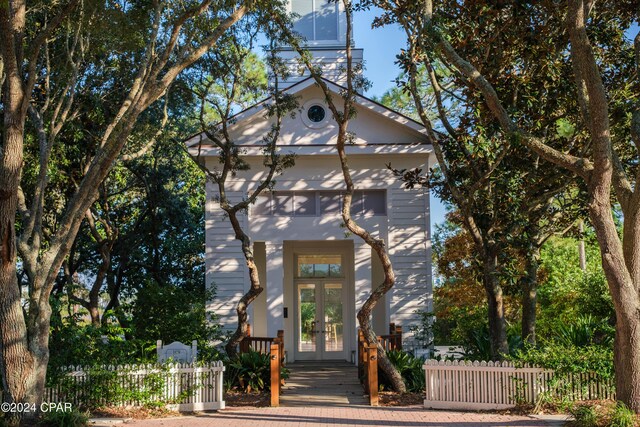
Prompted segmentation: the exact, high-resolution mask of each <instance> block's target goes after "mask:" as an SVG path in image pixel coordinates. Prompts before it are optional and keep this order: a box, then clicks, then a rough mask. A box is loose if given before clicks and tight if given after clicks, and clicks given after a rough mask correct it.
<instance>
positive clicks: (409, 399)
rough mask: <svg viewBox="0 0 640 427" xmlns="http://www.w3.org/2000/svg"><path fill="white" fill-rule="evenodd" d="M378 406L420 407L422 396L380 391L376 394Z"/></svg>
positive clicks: (420, 394)
mask: <svg viewBox="0 0 640 427" xmlns="http://www.w3.org/2000/svg"><path fill="white" fill-rule="evenodd" d="M378 396H379V402H380V406H413V405H422V403H423V402H424V394H422V393H396V392H394V391H381V392H380V393H378Z"/></svg>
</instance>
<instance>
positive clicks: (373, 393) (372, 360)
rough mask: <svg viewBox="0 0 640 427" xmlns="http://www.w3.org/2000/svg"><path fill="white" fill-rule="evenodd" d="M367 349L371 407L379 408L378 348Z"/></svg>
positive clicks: (368, 346) (370, 347)
mask: <svg viewBox="0 0 640 427" xmlns="http://www.w3.org/2000/svg"><path fill="white" fill-rule="evenodd" d="M366 347H367V385H368V387H367V388H368V389H369V405H371V406H378V346H377V345H375V344H371V345H368V344H367V345H366Z"/></svg>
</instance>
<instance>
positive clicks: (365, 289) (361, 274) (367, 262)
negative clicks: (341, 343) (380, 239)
mask: <svg viewBox="0 0 640 427" xmlns="http://www.w3.org/2000/svg"><path fill="white" fill-rule="evenodd" d="M354 263H355V265H354V267H355V277H354V279H355V297H356V310H355V312H354V313H353V315H354V318H355V323H354V329H353V337H354V339H353V340H351V341H352V343H353V344H352V345H353V346H354V348H353V349H352V351H353V350H357V349H356V348H355V346H356V343H357V340H358V318H357V314H358V311H359V310H360V309H361V308H362V305H363V304H364V302H365V301H366V300H367V297H368V296H369V292H370V291H371V247H370V246H369V245H367V244H366V243H364V242H361V241H360V242H358V241H355V242H354ZM356 357H358V355H356ZM356 360H357V359H356Z"/></svg>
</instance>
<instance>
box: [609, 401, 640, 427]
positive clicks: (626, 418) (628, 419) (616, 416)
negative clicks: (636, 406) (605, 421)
mask: <svg viewBox="0 0 640 427" xmlns="http://www.w3.org/2000/svg"><path fill="white" fill-rule="evenodd" d="M637 422H638V418H637V417H636V414H635V413H634V412H633V411H632V410H631V409H629V408H628V407H627V405H625V404H624V403H623V402H617V403H616V406H615V408H614V409H613V413H612V414H611V420H610V421H609V426H611V427H634V426H636V425H637Z"/></svg>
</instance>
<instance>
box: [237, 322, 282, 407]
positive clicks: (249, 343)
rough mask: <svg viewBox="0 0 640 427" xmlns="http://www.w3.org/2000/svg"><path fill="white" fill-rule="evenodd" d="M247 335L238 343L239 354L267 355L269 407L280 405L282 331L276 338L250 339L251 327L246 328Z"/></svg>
mask: <svg viewBox="0 0 640 427" xmlns="http://www.w3.org/2000/svg"><path fill="white" fill-rule="evenodd" d="M247 333H248V335H247V336H246V337H245V338H244V339H243V340H242V341H241V342H240V353H247V352H249V350H253V351H257V352H259V353H262V354H268V355H269V360H271V387H270V394H271V406H279V405H280V394H281V392H282V386H283V385H284V380H283V379H282V377H281V373H282V367H283V366H284V361H285V354H284V331H283V330H279V331H278V334H277V336H276V337H252V336H251V325H249V326H248V331H247Z"/></svg>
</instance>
